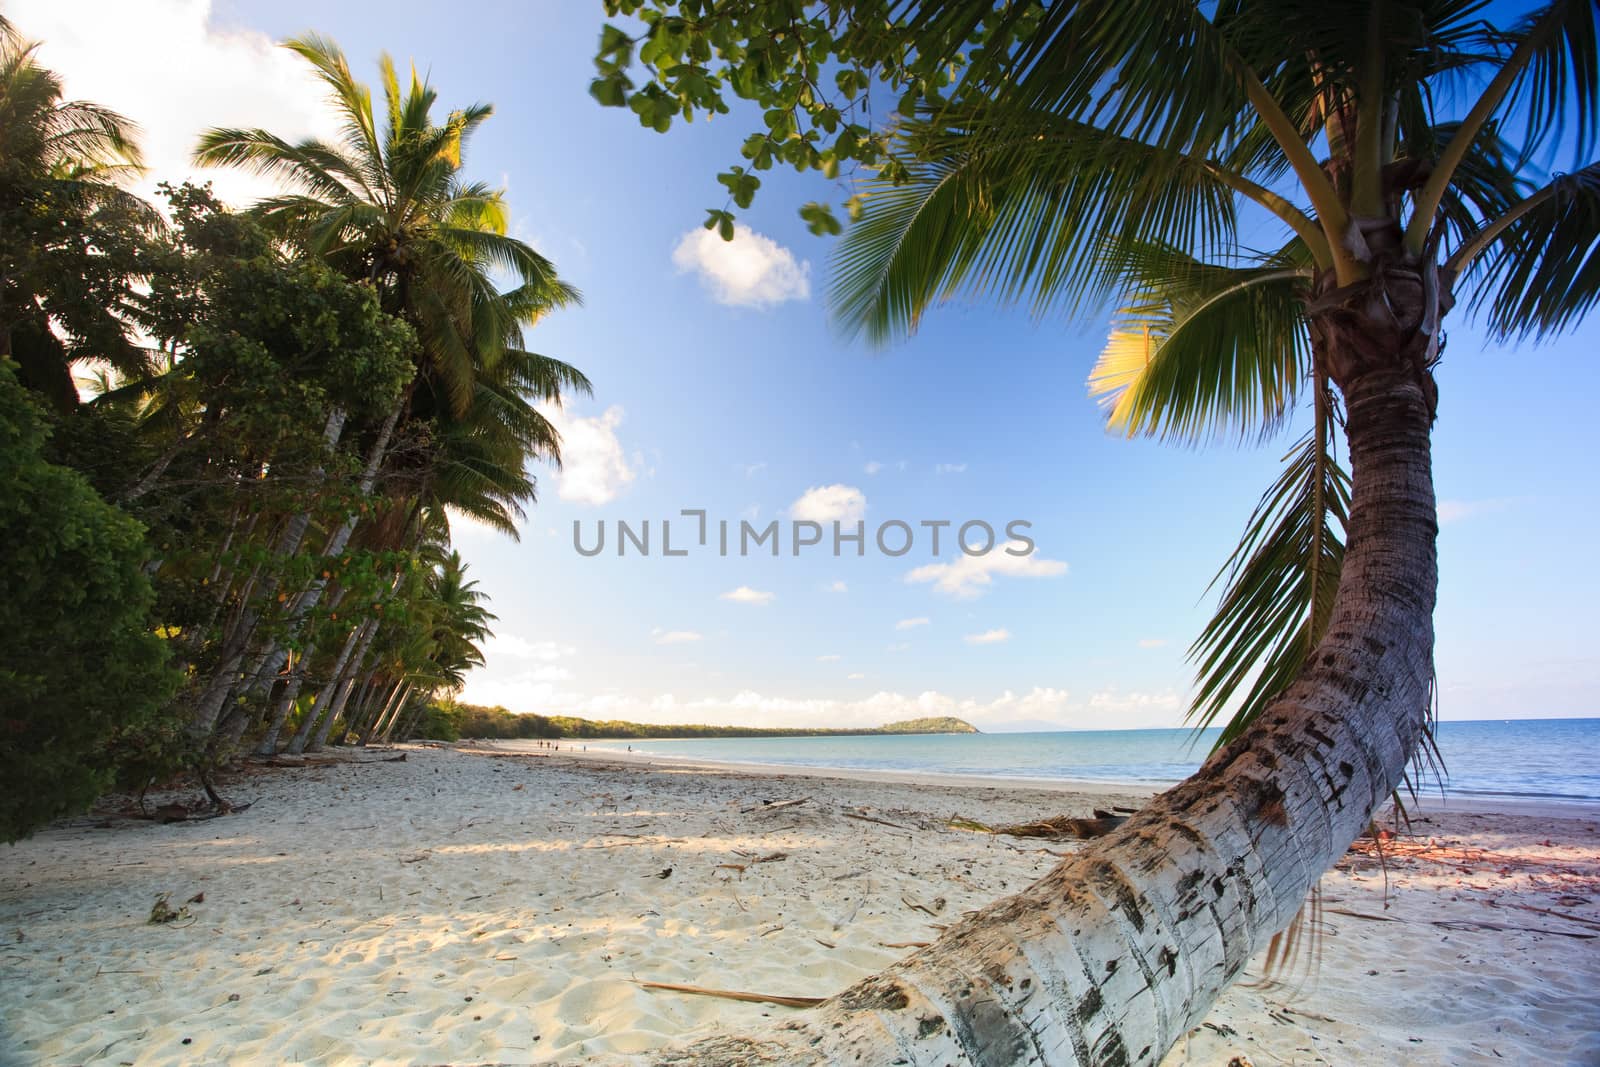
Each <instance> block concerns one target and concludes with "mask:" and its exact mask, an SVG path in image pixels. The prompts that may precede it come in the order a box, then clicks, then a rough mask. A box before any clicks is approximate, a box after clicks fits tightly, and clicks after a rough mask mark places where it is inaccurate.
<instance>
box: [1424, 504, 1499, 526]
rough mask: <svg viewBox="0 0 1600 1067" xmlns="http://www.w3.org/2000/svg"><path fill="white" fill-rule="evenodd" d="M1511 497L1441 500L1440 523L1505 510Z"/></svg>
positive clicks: (1458, 520)
mask: <svg viewBox="0 0 1600 1067" xmlns="http://www.w3.org/2000/svg"><path fill="white" fill-rule="evenodd" d="M1511 503H1512V501H1511V498H1509V497H1497V498H1494V499H1491V500H1441V501H1439V523H1440V525H1444V524H1446V523H1452V522H1460V521H1461V520H1462V519H1470V518H1473V517H1475V516H1478V515H1489V514H1492V513H1494V512H1496V511H1504V510H1505V509H1506V508H1507V507H1509V506H1510V505H1511Z"/></svg>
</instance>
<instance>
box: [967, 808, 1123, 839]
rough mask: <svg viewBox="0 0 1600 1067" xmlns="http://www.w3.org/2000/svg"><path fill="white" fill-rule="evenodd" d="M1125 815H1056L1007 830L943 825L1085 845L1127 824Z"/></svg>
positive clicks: (981, 825) (970, 824)
mask: <svg viewBox="0 0 1600 1067" xmlns="http://www.w3.org/2000/svg"><path fill="white" fill-rule="evenodd" d="M1127 819H1128V817H1127V816H1126V815H1110V814H1106V813H1105V812H1096V813H1095V817H1094V818H1092V819H1074V818H1072V817H1070V816H1066V815H1057V816H1055V817H1054V818H1049V819H1040V820H1038V821H1037V822H1025V823H1015V824H1012V825H1010V826H989V825H988V824H986V823H981V822H979V821H978V820H976V819H968V818H965V817H964V816H959V815H953V816H951V817H950V819H949V820H948V821H947V822H946V823H945V825H946V826H949V827H950V828H951V829H952V830H970V831H972V832H973V833H979V834H1005V835H1006V836H1008V837H1042V838H1049V839H1052V840H1058V841H1059V840H1062V839H1064V838H1075V839H1077V840H1079V841H1085V840H1088V839H1090V838H1094V837H1103V836H1104V835H1106V834H1108V833H1110V832H1111V831H1112V830H1115V829H1116V828H1117V827H1119V826H1121V825H1122V824H1123V823H1124V822H1126V821H1127Z"/></svg>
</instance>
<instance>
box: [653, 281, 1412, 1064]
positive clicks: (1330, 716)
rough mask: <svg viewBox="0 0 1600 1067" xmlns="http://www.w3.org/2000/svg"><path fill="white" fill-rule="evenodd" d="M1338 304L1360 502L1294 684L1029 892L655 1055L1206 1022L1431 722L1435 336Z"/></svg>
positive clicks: (859, 1048) (1129, 1039) (1048, 1058)
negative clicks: (778, 1006) (1428, 356)
mask: <svg viewBox="0 0 1600 1067" xmlns="http://www.w3.org/2000/svg"><path fill="white" fill-rule="evenodd" d="M1413 303H1414V302H1413ZM1313 310H1314V313H1318V309H1315V308H1314V309H1313ZM1322 313H1324V314H1325V312H1322ZM1337 314H1339V315H1341V316H1342V318H1341V319H1340V320H1339V321H1336V322H1323V323H1319V324H1318V328H1314V330H1313V334H1314V336H1315V337H1316V339H1317V341H1318V342H1319V344H1320V345H1321V346H1322V349H1323V351H1324V352H1325V353H1326V355H1327V356H1330V357H1335V358H1332V359H1329V360H1328V365H1329V367H1330V369H1331V370H1333V372H1334V380H1335V381H1336V382H1337V383H1338V384H1339V385H1340V387H1341V389H1342V391H1343V393H1344V397H1345V404H1346V410H1347V416H1348V419H1347V430H1348V438H1349V448H1350V461H1351V464H1352V468H1353V479H1354V489H1353V493H1354V499H1353V504H1352V508H1351V512H1350V525H1349V529H1348V531H1347V538H1348V548H1347V554H1346V557H1345V562H1344V568H1343V572H1342V575H1341V578H1340V583H1339V589H1338V593H1337V597H1336V601H1335V605H1334V608H1333V614H1332V618H1331V620H1330V622H1329V625H1328V628H1327V631H1326V633H1325V635H1324V637H1323V639H1322V641H1321V642H1320V644H1319V645H1318V646H1317V648H1316V649H1315V651H1314V652H1313V653H1312V655H1311V656H1310V657H1309V659H1308V660H1307V662H1306V664H1305V667H1304V668H1303V669H1302V671H1301V673H1300V675H1299V677H1298V678H1297V679H1296V681H1295V682H1294V683H1293V684H1292V685H1291V686H1290V687H1289V688H1288V689H1287V690H1286V691H1285V692H1284V693H1283V694H1282V695H1281V696H1280V697H1278V698H1277V699H1276V700H1275V701H1274V702H1272V704H1270V705H1269V706H1268V708H1267V709H1266V710H1265V711H1264V712H1263V714H1262V715H1261V716H1260V718H1258V719H1257V721H1256V722H1255V723H1254V724H1253V725H1252V726H1250V727H1249V728H1248V729H1247V730H1246V732H1245V733H1244V734H1243V735H1242V736H1241V737H1239V738H1238V739H1237V740H1236V741H1235V742H1234V743H1232V744H1230V745H1228V746H1227V747H1226V748H1223V749H1221V750H1219V751H1218V752H1216V753H1215V754H1213V755H1212V756H1211V758H1210V759H1208V760H1207V761H1206V763H1205V764H1204V766H1202V767H1201V768H1200V770H1199V771H1197V772H1196V773H1195V775H1194V776H1193V777H1191V778H1190V779H1188V780H1187V781H1185V782H1183V783H1182V784H1180V785H1178V786H1176V787H1174V788H1173V789H1170V790H1168V791H1167V792H1166V793H1163V794H1162V795H1160V796H1159V797H1156V798H1155V799H1154V800H1152V801H1151V802H1150V804H1149V805H1148V806H1147V807H1146V808H1144V809H1143V810H1142V811H1141V812H1140V813H1139V814H1138V815H1136V816H1134V817H1133V818H1131V819H1129V820H1128V821H1127V822H1126V823H1125V824H1123V826H1121V827H1120V828H1119V829H1118V830H1116V831H1114V832H1113V833H1112V834H1110V835H1108V836H1107V837H1105V838H1102V839H1100V840H1099V841H1097V842H1095V843H1094V844H1092V845H1090V846H1088V847H1086V848H1085V849H1084V850H1083V851H1082V852H1079V853H1077V854H1075V855H1074V856H1072V857H1071V858H1069V859H1067V860H1065V861H1063V862H1062V863H1061V864H1060V866H1058V867H1056V868H1055V869H1054V870H1053V871H1051V872H1050V873H1049V874H1047V875H1045V876H1044V877H1043V878H1042V879H1040V880H1039V881H1038V882H1036V883H1035V884H1034V885H1032V886H1030V887H1029V888H1028V889H1026V890H1024V891H1023V892H1021V893H1019V894H1017V895H1015V896H1012V897H1009V898H1007V899H1005V900H1002V901H999V902H998V903H996V904H994V905H992V906H990V907H988V908H986V909H985V910H983V911H982V912H980V913H979V914H977V915H975V916H973V917H971V918H969V919H967V920H964V921H963V922H961V923H959V924H957V925H956V926H954V927H952V928H951V929H950V930H949V931H948V932H947V933H945V934H944V936H942V937H941V938H940V939H939V940H938V941H937V942H935V943H934V944H933V945H932V946H930V947H928V948H926V949H923V950H921V951H919V952H917V953H915V954H913V955H912V956H910V957H908V958H907V959H905V960H903V961H901V962H900V963H897V964H895V965H894V966H893V967H891V968H889V969H888V970H887V971H885V972H883V973H881V974H879V975H876V976H874V977H872V978H869V979H866V980H865V981H862V982H860V983H858V984H857V985H855V986H854V987H852V988H851V989H849V990H846V991H845V992H843V993H841V994H839V995H837V996H835V997H832V998H830V999H829V1000H828V1001H826V1002H825V1003H823V1004H822V1005H820V1006H819V1007H818V1008H816V1009H814V1010H813V1011H810V1012H807V1013H806V1014H805V1015H804V1016H802V1017H799V1019H798V1021H796V1022H794V1023H791V1024H789V1025H787V1026H785V1027H783V1028H782V1029H779V1030H777V1031H775V1032H774V1033H772V1034H770V1035H763V1036H761V1037H758V1038H744V1037H718V1038H713V1039H709V1040H707V1041H704V1042H701V1043H699V1044H697V1045H695V1046H693V1047H690V1048H687V1049H678V1050H673V1051H668V1052H665V1053H662V1054H660V1055H659V1057H658V1059H657V1062H659V1063H664V1064H690V1063H693V1064H735V1063H738V1064H749V1063H824V1062H825V1063H854V1064H863V1065H865V1064H889V1063H898V1064H928V1065H943V1064H977V1065H995V1067H1000V1065H1012V1064H1155V1063H1157V1062H1159V1061H1160V1060H1161V1058H1162V1056H1163V1055H1164V1054H1165V1053H1166V1051H1167V1050H1168V1049H1169V1048H1170V1047H1171V1046H1172V1045H1173V1044H1174V1043H1175V1042H1176V1041H1178V1040H1179V1039H1180V1038H1181V1037H1183V1035H1184V1034H1185V1033H1186V1032H1187V1031H1188V1030H1190V1029H1191V1028H1192V1027H1194V1026H1196V1025H1198V1024H1199V1023H1200V1021H1201V1020H1202V1019H1203V1018H1204V1017H1205V1015H1206V1013H1207V1011H1208V1010H1209V1009H1210V1007H1211V1005H1212V1003H1213V1001H1214V1000H1215V999H1216V997H1217V996H1218V994H1220V993H1221V992H1222V991H1223V990H1224V989H1225V988H1226V987H1227V985H1228V984H1229V983H1230V982H1231V981H1233V980H1234V979H1235V978H1236V977H1237V976H1238V975H1239V974H1240V972H1241V971H1242V970H1243V969H1244V967H1245V965H1246V963H1247V962H1248V961H1249V960H1250V958H1251V957H1252V956H1253V955H1254V954H1255V952H1256V951H1257V950H1258V948H1260V947H1261V946H1262V945H1264V944H1265V942H1266V940H1267V939H1268V938H1270V937H1271V936H1272V935H1273V934H1275V933H1277V932H1278V931H1280V930H1282V929H1283V928H1284V927H1285V926H1286V925H1287V924H1288V923H1289V922H1290V921H1291V920H1292V919H1293V918H1294V916H1295V915H1296V913H1297V912H1298V910H1299V908H1300V907H1301V904H1302V902H1304V900H1305V899H1306V896H1307V894H1308V893H1309V892H1310V890H1311V889H1312V888H1313V886H1315V884H1316V882H1317V880H1318V879H1319V878H1320V877H1321V876H1322V874H1323V872H1324V871H1326V870H1327V869H1328V868H1329V867H1331V866H1332V865H1333V864H1334V863H1335V862H1336V861H1337V860H1338V859H1339V857H1340V856H1342V855H1343V854H1344V853H1345V851H1346V850H1347V849H1348V848H1349V846H1350V844H1351V842H1352V841H1353V840H1354V839H1355V838H1356V837H1357V836H1359V835H1360V834H1361V833H1362V832H1364V831H1365V830H1366V829H1367V827H1368V826H1369V825H1370V823H1371V819H1372V816H1373V813H1374V812H1375V811H1376V810H1377V808H1378V807H1379V805H1381V804H1382V803H1383V802H1384V801H1385V799H1386V798H1388V797H1389V796H1390V795H1391V794H1392V793H1393V791H1394V790H1395V789H1396V788H1397V787H1398V785H1399V784H1400V782H1401V780H1402V777H1403V774H1404V772H1405V769H1406V766H1407V762H1408V760H1409V759H1410V758H1411V756H1412V754H1413V752H1414V751H1415V750H1416V747H1417V745H1418V743H1419V741H1420V739H1421V738H1422V735H1423V733H1424V731H1425V729H1426V728H1427V723H1428V717H1429V711H1430V701H1431V695H1432V682H1433V608H1434V597H1435V588H1436V585H1437V560H1436V556H1435V547H1434V542H1435V537H1436V534H1437V528H1438V521H1437V511H1436V508H1435V502H1434V493H1433V481H1432V473H1431V466H1430V457H1429V432H1430V429H1431V425H1432V419H1433V408H1434V398H1435V394H1434V392H1433V383H1432V380H1431V377H1430V376H1429V374H1428V373H1427V371H1426V369H1425V366H1424V365H1423V364H1422V363H1421V361H1420V360H1419V359H1418V358H1417V352H1418V346H1419V345H1428V344H1429V343H1430V342H1429V341H1428V340H1427V339H1423V340H1420V341H1419V340H1418V339H1417V334H1418V332H1419V331H1418V329H1417V325H1418V319H1417V317H1415V316H1413V317H1411V329H1410V330H1407V331H1399V335H1398V336H1397V328H1396V327H1395V326H1394V324H1393V320H1392V317H1391V318H1389V319H1388V321H1387V322H1384V323H1379V324H1377V325H1373V324H1372V323H1370V322H1368V323H1366V325H1365V326H1363V322H1365V320H1367V319H1369V318H1371V316H1370V314H1369V313H1368V310H1367V309H1365V308H1360V309H1356V310H1355V311H1351V310H1349V309H1348V308H1342V309H1340V310H1339V311H1338V312H1337ZM1435 321H1436V320H1435ZM1429 350H1430V351H1431V349H1429Z"/></svg>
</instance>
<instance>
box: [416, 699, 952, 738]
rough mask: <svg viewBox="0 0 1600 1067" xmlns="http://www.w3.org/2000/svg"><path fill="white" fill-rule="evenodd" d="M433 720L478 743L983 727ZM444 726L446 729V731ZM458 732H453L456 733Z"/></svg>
mask: <svg viewBox="0 0 1600 1067" xmlns="http://www.w3.org/2000/svg"><path fill="white" fill-rule="evenodd" d="M438 711H439V714H436V715H434V716H431V717H430V719H431V722H429V723H428V724H427V725H430V726H433V727H434V728H435V729H434V730H433V731H432V732H434V733H435V734H438V733H454V734H455V736H456V737H466V738H474V739H485V740H489V739H510V738H539V739H549V740H557V739H565V738H581V739H583V740H594V741H606V740H617V741H620V740H640V739H643V738H647V737H661V738H676V737H864V736H868V735H872V734H975V733H978V728H977V727H976V726H973V725H972V724H971V723H970V722H967V721H966V720H964V719H956V718H952V717H950V716H948V715H941V716H935V717H932V718H924V719H904V720H902V721H900V722H891V723H885V724H884V725H882V726H875V727H872V728H870V729H861V730H845V729H837V730H808V729H801V728H792V727H791V728H784V727H779V728H772V727H760V726H711V725H708V724H702V723H693V724H688V723H678V724H670V725H669V724H663V723H649V722H623V721H620V720H617V719H580V718H577V717H576V716H572V715H536V714H533V713H531V712H527V713H518V712H513V711H507V710H506V709H505V708H501V707H492V708H490V707H483V706H482V705H478V704H456V705H454V706H452V707H450V708H448V709H438ZM441 727H444V729H440V728H441ZM452 728H453V729H452Z"/></svg>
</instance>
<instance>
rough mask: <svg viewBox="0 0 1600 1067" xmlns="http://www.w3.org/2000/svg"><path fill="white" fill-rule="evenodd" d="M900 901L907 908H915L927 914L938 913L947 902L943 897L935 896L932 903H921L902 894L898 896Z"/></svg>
mask: <svg viewBox="0 0 1600 1067" xmlns="http://www.w3.org/2000/svg"><path fill="white" fill-rule="evenodd" d="M900 902H901V903H902V904H904V905H905V906H906V907H908V908H915V909H916V910H918V911H920V912H924V913H926V914H928V915H938V914H939V913H940V912H941V911H943V910H944V909H945V905H946V903H948V902H947V901H946V900H945V899H944V897H935V898H934V901H933V903H931V904H923V903H921V902H919V901H915V900H912V899H911V898H910V897H908V896H905V895H903V894H902V895H901V897H900Z"/></svg>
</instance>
